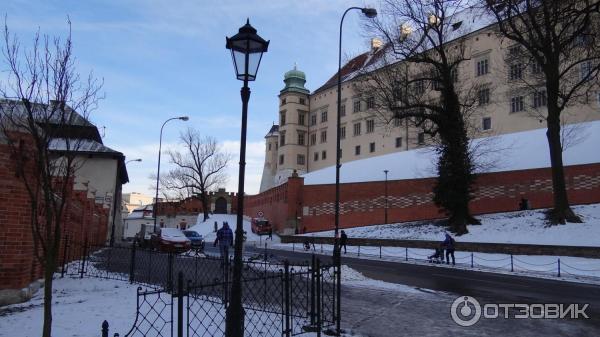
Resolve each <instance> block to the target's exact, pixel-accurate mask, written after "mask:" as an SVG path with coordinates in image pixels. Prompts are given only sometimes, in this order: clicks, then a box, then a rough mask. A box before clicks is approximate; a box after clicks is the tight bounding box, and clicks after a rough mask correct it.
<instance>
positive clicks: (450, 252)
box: [442, 233, 456, 266]
mask: <svg viewBox="0 0 600 337" xmlns="http://www.w3.org/2000/svg"><path fill="white" fill-rule="evenodd" d="M455 243H456V241H454V238H453V237H451V236H450V234H448V233H446V238H445V239H444V242H443V243H442V244H443V246H444V248H445V249H446V264H450V256H452V265H453V266H454V265H455V260H454V244H455Z"/></svg>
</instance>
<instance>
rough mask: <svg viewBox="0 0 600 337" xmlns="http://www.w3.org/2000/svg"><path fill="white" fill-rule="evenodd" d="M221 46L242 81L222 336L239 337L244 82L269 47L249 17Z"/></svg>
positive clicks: (253, 75) (241, 329)
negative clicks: (230, 268) (233, 217)
mask: <svg viewBox="0 0 600 337" xmlns="http://www.w3.org/2000/svg"><path fill="white" fill-rule="evenodd" d="M225 47H226V48H227V49H229V50H230V51H231V58H232V60H233V66H234V68H235V74H236V78H237V79H238V80H240V81H243V82H244V86H243V87H242V89H241V92H240V93H241V98H242V130H241V137H240V167H239V178H238V197H237V200H238V207H237V223H236V227H235V247H234V253H233V278H232V282H231V297H230V301H229V306H228V307H227V312H226V315H227V317H226V323H225V336H227V337H242V336H243V335H244V309H243V307H242V245H243V244H244V241H243V235H244V228H243V221H244V175H245V172H246V171H245V168H246V129H247V120H248V100H249V99H250V88H249V87H248V81H254V80H256V73H257V72H258V67H259V66H260V61H261V59H262V55H263V53H265V52H266V51H267V49H268V47H269V41H265V40H264V39H263V38H262V37H260V36H258V34H256V29H254V27H252V26H251V25H250V20H247V21H246V24H245V25H244V26H242V27H241V28H240V29H239V31H238V33H237V34H235V35H234V36H232V37H230V38H229V37H227V38H226V45H225Z"/></svg>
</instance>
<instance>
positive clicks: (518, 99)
mask: <svg viewBox="0 0 600 337" xmlns="http://www.w3.org/2000/svg"><path fill="white" fill-rule="evenodd" d="M523 110H525V106H524V104H523V96H515V97H512V98H511V99H510V112H520V111H523Z"/></svg>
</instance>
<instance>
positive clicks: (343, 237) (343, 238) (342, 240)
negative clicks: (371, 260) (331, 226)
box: [340, 231, 348, 254]
mask: <svg viewBox="0 0 600 337" xmlns="http://www.w3.org/2000/svg"><path fill="white" fill-rule="evenodd" d="M347 243H348V235H346V232H344V231H342V235H340V252H341V251H342V247H344V254H346V244H347Z"/></svg>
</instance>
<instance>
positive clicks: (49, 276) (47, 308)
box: [42, 258, 55, 337]
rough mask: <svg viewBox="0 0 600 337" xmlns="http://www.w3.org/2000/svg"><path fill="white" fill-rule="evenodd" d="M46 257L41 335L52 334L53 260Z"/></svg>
mask: <svg viewBox="0 0 600 337" xmlns="http://www.w3.org/2000/svg"><path fill="white" fill-rule="evenodd" d="M49 260H50V258H46V266H45V268H44V327H43V330H42V337H51V336H52V282H53V276H54V267H55V266H54V262H53V261H49Z"/></svg>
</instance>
